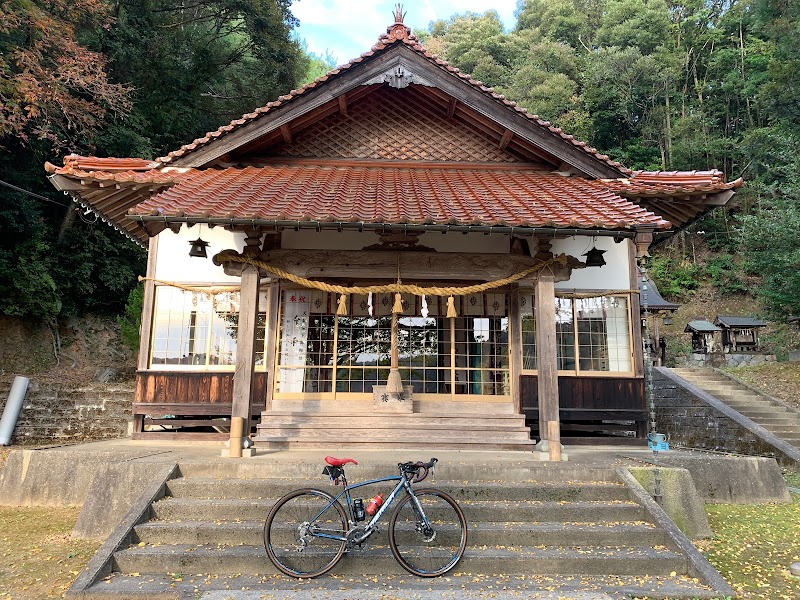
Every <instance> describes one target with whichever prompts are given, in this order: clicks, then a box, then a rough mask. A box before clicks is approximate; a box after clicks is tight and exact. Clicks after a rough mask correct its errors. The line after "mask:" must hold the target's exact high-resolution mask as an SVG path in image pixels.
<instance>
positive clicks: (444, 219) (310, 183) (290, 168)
mask: <svg viewBox="0 0 800 600" xmlns="http://www.w3.org/2000/svg"><path fill="white" fill-rule="evenodd" d="M179 177H180V181H179V183H177V184H176V185H174V186H172V187H170V188H169V189H167V190H164V191H162V192H160V193H158V194H157V195H155V196H153V197H152V198H150V199H149V200H146V201H144V202H142V203H141V204H138V205H137V206H136V207H134V208H132V209H131V210H130V211H129V213H128V214H129V216H143V217H146V216H162V217H177V218H184V217H186V218H191V217H196V218H209V219H237V220H238V219H255V220H258V221H262V222H264V221H267V222H270V221H323V222H326V221H327V222H345V223H358V222H364V223H399V224H402V223H408V224H420V225H430V224H450V225H492V226H514V227H517V226H519V227H559V228H566V227H575V228H606V229H618V228H627V227H632V226H637V225H646V224H649V225H654V226H655V227H657V228H661V229H667V228H669V227H670V223H669V222H668V221H665V220H664V219H662V218H661V217H659V216H656V215H654V214H653V213H651V212H648V211H647V210H645V209H643V208H641V207H640V206H638V205H636V204H634V203H632V202H630V201H628V200H625V199H623V198H621V197H620V196H618V195H617V194H615V193H613V192H611V191H609V190H608V189H607V188H606V187H605V186H604V184H603V183H601V182H599V181H592V180H588V179H584V178H581V177H564V176H561V175H558V174H554V173H549V172H543V171H536V170H531V169H526V168H520V167H511V166H506V167H500V168H498V167H494V168H492V167H490V166H478V165H475V166H472V167H471V168H469V167H467V166H465V165H462V166H460V167H452V166H449V165H447V166H437V165H436V164H432V163H427V164H426V165H424V166H419V167H411V166H406V165H403V164H398V163H395V164H394V165H393V166H371V165H346V164H342V165H336V164H326V165H318V164H313V163H304V164H286V165H265V166H259V167H245V168H227V169H206V170H191V171H189V172H188V173H185V174H182V175H179Z"/></svg>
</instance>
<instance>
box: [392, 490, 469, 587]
mask: <svg viewBox="0 0 800 600" xmlns="http://www.w3.org/2000/svg"><path fill="white" fill-rule="evenodd" d="M414 495H415V496H416V498H417V500H419V504H420V506H421V507H422V512H423V513H424V514H425V517H426V518H427V523H426V522H425V519H424V518H423V516H422V514H420V511H419V508H417V505H416V504H415V502H414V499H413V498H412V497H411V496H406V497H405V498H403V500H401V501H400V503H399V504H398V505H397V508H395V510H394V512H393V513H392V519H391V521H390V523H389V545H390V546H391V548H392V554H394V557H395V558H396V559H397V562H399V563H400V565H401V566H402V567H403V568H404V569H405V570H406V571H408V572H409V573H413V574H414V575H418V576H419V577H438V576H439V575H443V574H444V573H447V572H448V571H449V570H450V569H452V568H453V567H455V566H456V563H458V561H459V560H461V557H462V556H463V555H464V548H466V546H467V521H466V519H465V518H464V513H463V512H461V507H459V506H458V504H457V503H456V501H455V500H453V499H452V498H451V497H450V496H449V495H447V494H445V493H444V492H442V491H439V490H434V489H421V490H414Z"/></svg>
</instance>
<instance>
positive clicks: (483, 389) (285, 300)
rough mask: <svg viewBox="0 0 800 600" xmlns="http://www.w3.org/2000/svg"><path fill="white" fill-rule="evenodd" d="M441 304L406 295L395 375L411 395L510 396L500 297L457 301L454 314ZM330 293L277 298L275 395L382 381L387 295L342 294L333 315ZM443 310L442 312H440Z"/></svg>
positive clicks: (367, 389) (386, 358) (364, 388)
mask: <svg viewBox="0 0 800 600" xmlns="http://www.w3.org/2000/svg"><path fill="white" fill-rule="evenodd" d="M445 302H446V301H440V300H439V299H438V298H427V310H428V316H427V317H423V316H422V315H421V312H422V306H421V299H420V298H416V297H414V296H404V297H403V306H404V308H405V310H404V313H403V314H402V315H400V316H399V318H398V333H397V347H398V353H399V358H400V361H399V366H400V376H401V378H402V379H403V382H404V383H405V385H411V386H412V387H413V389H414V393H415V394H456V395H509V394H510V386H509V350H508V326H509V324H508V316H507V312H506V311H507V301H506V297H505V294H475V295H472V296H466V297H464V298H457V299H456V302H457V307H456V308H457V311H458V313H459V315H461V316H459V317H457V318H455V319H449V318H447V317H445V316H444V315H445V313H446V308H445ZM336 306H337V301H336V298H335V297H333V296H331V295H329V294H327V293H322V292H315V291H308V290H285V291H284V292H283V297H282V302H281V317H280V326H281V331H280V339H279V341H278V373H277V378H276V379H277V387H276V392H277V393H283V394H314V393H331V394H333V393H350V394H372V387H373V386H375V385H384V384H385V383H386V379H387V377H388V375H389V364H390V357H391V320H392V318H391V310H392V306H393V298H392V296H391V295H390V294H376V295H375V296H374V297H373V305H372V314H371V315H370V314H369V313H370V311H369V304H368V299H367V297H366V296H364V297H361V296H353V297H351V298H349V299H348V315H347V316H336V314H335V313H336ZM443 309H444V310H443Z"/></svg>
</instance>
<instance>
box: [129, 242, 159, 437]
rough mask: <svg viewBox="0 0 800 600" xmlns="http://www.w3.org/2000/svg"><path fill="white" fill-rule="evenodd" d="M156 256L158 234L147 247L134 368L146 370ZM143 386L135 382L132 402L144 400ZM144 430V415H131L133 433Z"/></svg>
mask: <svg viewBox="0 0 800 600" xmlns="http://www.w3.org/2000/svg"><path fill="white" fill-rule="evenodd" d="M157 258H158V236H155V237H151V238H150V244H149V247H148V249H147V271H146V272H145V275H146V277H147V279H146V280H145V282H144V294H143V295H142V320H141V325H140V326H139V354H138V356H137V357H136V370H137V371H146V370H147V369H148V368H149V367H150V345H151V344H152V340H153V314H154V312H155V300H156V284H155V282H154V281H153V278H155V276H156V259H157ZM143 389H144V388H143V387H141V386H139V382H138V381H137V384H136V398H135V399H134V402H137V403H138V402H145V401H146V398H143V397H141V396H140V394H142V390H143ZM142 431H144V415H142V414H138V415H137V414H134V415H133V433H141V432H142Z"/></svg>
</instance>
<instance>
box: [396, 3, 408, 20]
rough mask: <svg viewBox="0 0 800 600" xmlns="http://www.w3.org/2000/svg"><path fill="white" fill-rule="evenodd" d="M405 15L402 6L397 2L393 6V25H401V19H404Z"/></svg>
mask: <svg viewBox="0 0 800 600" xmlns="http://www.w3.org/2000/svg"><path fill="white" fill-rule="evenodd" d="M405 16H406V13H405V12H403V5H402V4H400V3H399V2H398V3H397V4H395V5H394V22H395V23H402V22H403V19H405Z"/></svg>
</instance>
